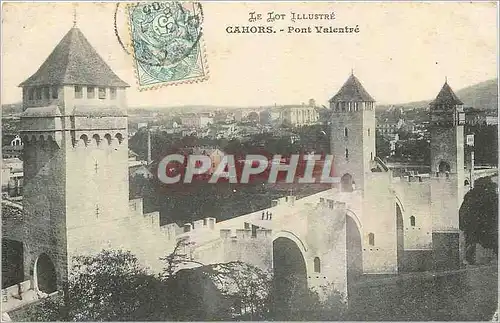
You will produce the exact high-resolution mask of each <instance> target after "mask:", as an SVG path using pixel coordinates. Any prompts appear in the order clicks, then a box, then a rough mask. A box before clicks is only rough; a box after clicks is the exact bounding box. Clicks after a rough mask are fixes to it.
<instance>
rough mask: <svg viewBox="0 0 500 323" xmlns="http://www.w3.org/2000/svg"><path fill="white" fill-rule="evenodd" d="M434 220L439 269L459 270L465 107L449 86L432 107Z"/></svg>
mask: <svg viewBox="0 0 500 323" xmlns="http://www.w3.org/2000/svg"><path fill="white" fill-rule="evenodd" d="M430 117H431V129H430V132H431V173H432V174H431V176H432V178H431V216H432V223H433V227H432V245H433V253H434V263H435V267H436V269H450V268H458V267H459V266H460V252H459V232H460V231H459V221H458V218H459V216H458V210H459V209H460V205H461V203H462V201H463V195H464V180H465V170H464V124H465V114H464V112H463V103H462V101H460V99H459V98H458V97H457V96H456V95H455V93H454V92H453V90H452V89H451V87H450V86H449V84H448V82H445V83H444V85H443V87H442V89H441V91H440V92H439V94H438V95H437V97H436V99H435V100H434V101H432V102H431V103H430Z"/></svg>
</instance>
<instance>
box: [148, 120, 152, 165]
mask: <svg viewBox="0 0 500 323" xmlns="http://www.w3.org/2000/svg"><path fill="white" fill-rule="evenodd" d="M148 165H151V130H150V129H149V127H148Z"/></svg>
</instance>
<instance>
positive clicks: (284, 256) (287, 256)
mask: <svg viewBox="0 0 500 323" xmlns="http://www.w3.org/2000/svg"><path fill="white" fill-rule="evenodd" d="M273 272H274V280H273V289H272V304H273V310H274V312H275V314H276V316H277V317H281V318H284V317H287V315H288V314H289V313H290V312H291V310H292V308H293V304H294V303H295V302H296V301H297V300H300V299H301V297H303V295H304V293H306V292H307V287H308V286H307V272H308V271H307V262H306V257H305V249H304V245H303V243H302V242H301V241H300V239H298V238H297V236H295V235H293V234H291V233H289V232H280V233H278V235H277V236H276V237H275V238H274V239H273Z"/></svg>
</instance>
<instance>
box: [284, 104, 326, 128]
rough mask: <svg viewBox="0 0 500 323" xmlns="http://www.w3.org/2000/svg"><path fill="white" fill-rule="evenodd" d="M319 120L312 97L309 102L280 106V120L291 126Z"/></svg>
mask: <svg viewBox="0 0 500 323" xmlns="http://www.w3.org/2000/svg"><path fill="white" fill-rule="evenodd" d="M318 121H319V112H318V111H317V107H316V103H315V101H314V100H313V99H311V100H309V104H307V105H306V104H305V103H302V104H301V105H285V106H282V107H281V122H282V123H283V124H289V125H292V126H304V125H311V124H316V123H318Z"/></svg>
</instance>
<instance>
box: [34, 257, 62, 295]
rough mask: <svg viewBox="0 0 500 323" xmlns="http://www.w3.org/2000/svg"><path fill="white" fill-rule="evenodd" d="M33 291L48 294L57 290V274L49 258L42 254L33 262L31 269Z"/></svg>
mask: <svg viewBox="0 0 500 323" xmlns="http://www.w3.org/2000/svg"><path fill="white" fill-rule="evenodd" d="M33 269H34V270H33V273H34V274H33V276H34V279H35V290H39V291H41V292H44V293H47V294H50V293H53V292H55V291H56V290H57V273H56V268H55V266H54V263H53V262H52V260H51V259H50V257H49V256H48V255H47V254H45V253H42V254H40V255H39V256H38V258H37V259H36V260H35V265H34V268H33Z"/></svg>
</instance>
